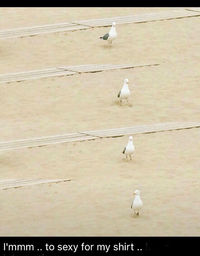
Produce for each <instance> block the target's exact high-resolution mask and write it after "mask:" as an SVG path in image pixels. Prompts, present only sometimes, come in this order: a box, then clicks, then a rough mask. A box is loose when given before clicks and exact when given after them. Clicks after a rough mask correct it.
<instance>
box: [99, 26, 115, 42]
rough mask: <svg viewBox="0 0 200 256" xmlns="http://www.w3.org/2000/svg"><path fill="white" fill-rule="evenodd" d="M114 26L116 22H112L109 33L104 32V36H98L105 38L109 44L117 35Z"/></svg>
mask: <svg viewBox="0 0 200 256" xmlns="http://www.w3.org/2000/svg"><path fill="white" fill-rule="evenodd" d="M115 26H116V23H115V22H113V23H112V27H111V29H110V31H109V33H107V34H105V35H104V36H100V39H103V40H107V41H108V43H109V44H112V41H113V40H114V39H115V38H116V37H117V31H116V28H115Z"/></svg>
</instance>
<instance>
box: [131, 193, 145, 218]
mask: <svg viewBox="0 0 200 256" xmlns="http://www.w3.org/2000/svg"><path fill="white" fill-rule="evenodd" d="M134 195H135V198H134V200H133V202H132V205H131V208H132V209H133V210H134V214H136V215H139V211H140V210H141V208H142V206H143V202H142V200H141V198H140V191H139V190H137V189H136V190H135V192H134Z"/></svg>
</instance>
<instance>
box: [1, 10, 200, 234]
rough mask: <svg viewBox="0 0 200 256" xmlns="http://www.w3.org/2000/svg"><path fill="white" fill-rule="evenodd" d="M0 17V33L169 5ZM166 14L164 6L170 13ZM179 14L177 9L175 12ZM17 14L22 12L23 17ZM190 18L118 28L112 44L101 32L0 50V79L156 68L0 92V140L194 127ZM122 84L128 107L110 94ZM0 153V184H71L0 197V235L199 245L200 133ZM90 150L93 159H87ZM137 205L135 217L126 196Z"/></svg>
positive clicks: (18, 42)
mask: <svg viewBox="0 0 200 256" xmlns="http://www.w3.org/2000/svg"><path fill="white" fill-rule="evenodd" d="M65 9H66V8H41V9H40V10H39V11H36V10H35V9H34V8H33V9H32V8H28V9H24V8H17V10H16V8H9V9H8V8H1V13H2V15H3V17H4V19H2V20H3V21H2V20H1V21H0V29H1V30H3V29H7V28H15V27H20V26H21V27H24V26H34V25H35V26H36V25H43V24H51V23H59V22H68V21H73V20H81V19H92V18H102V17H112V16H123V15H130V14H134V13H145V12H146V13H150V12H157V11H165V10H169V8H157V9H155V8H139V9H138V8H110V9H109V8H108V9H106V8H89V9H88V8H84V9H83V8H72V9H71V8H67V11H68V15H66V12H65V11H66V10H65ZM172 9H174V8H172ZM175 9H177V8H175ZM22 14H23V15H22ZM198 24H199V17H191V18H184V19H176V20H168V21H156V22H148V23H141V24H124V25H119V26H118V27H117V30H118V33H119V37H118V39H117V40H116V41H115V42H114V43H113V46H112V47H107V44H106V42H103V41H101V40H99V39H98V37H99V36H100V35H103V34H104V33H106V32H107V31H108V28H105V27H101V28H93V29H88V30H82V31H75V32H60V33H53V34H45V35H39V36H34V37H25V38H15V39H14V38H12V39H6V40H1V41H0V54H1V59H0V74H4V73H12V72H22V71H28V70H34V69H42V68H49V67H58V66H63V65H80V64H107V63H110V64H135V65H138V64H149V63H157V64H159V66H153V67H141V68H134V69H124V70H112V71H104V72H99V73H87V74H86V73H85V74H76V75H73V76H63V77H52V78H44V79H36V80H29V81H24V82H20V83H17V82H13V83H9V84H7V83H5V84H0V95H1V102H0V116H1V119H0V124H1V125H0V134H1V142H2V141H8V140H15V139H25V138H32V137H40V136H47V135H56V134H64V133H71V132H78V131H79V132H82V131H85V130H98V129H109V128H119V127H127V126H134V125H143V124H150V123H151V124H153V123H161V122H186V121H188V122H190V121H194V122H197V121H199V116H200V103H199V95H200V87H199V81H200V75H199V69H200V64H199V57H200V46H199V39H200V37H199V32H200V28H199V26H198ZM124 78H128V79H129V84H130V89H131V93H132V94H131V98H130V104H129V105H124V106H121V107H120V106H119V104H118V103H117V101H116V100H117V94H118V91H119V90H120V89H121V86H122V84H123V80H124ZM133 139H134V144H135V146H136V152H135V156H134V160H132V161H129V162H126V161H125V160H124V159H123V154H122V150H123V148H124V146H125V145H126V143H127V140H128V136H124V137H120V138H109V139H108V138H106V139H97V140H93V141H84V142H70V143H64V144H58V145H51V146H45V147H36V148H31V149H30V148H29V149H20V150H13V151H7V152H1V153H0V166H1V179H2V180H3V179H32V178H44V179H51V178H52V179H59V178H70V179H71V181H68V182H64V183H58V184H44V185H35V186H29V187H22V188H18V189H8V190H0V202H1V211H0V218H1V225H0V235H1V236H11V235H14V236H15V235H17V236H22V235H23V236H31V235H32V236H39V235H41V236H43V235H44V236H59V235H60V236H84V235H89V236H95V235H96V236H110V235H112V236H168V235H170V236H198V235H199V234H200V215H199V192H200V191H199V190H200V182H199V180H200V179H199V175H200V174H199V167H200V160H199V151H200V142H199V141H200V131H199V129H187V130H180V131H168V132H161V133H154V134H138V135H134V136H133ZM94 149H95V150H94ZM135 189H140V190H141V197H142V199H143V202H144V207H143V209H142V212H141V216H139V217H138V218H135V217H133V212H132V210H131V208H130V205H131V202H132V199H133V192H134V190H135Z"/></svg>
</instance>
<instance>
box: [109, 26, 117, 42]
mask: <svg viewBox="0 0 200 256" xmlns="http://www.w3.org/2000/svg"><path fill="white" fill-rule="evenodd" d="M116 37H117V31H116V28H114V27H112V28H111V29H110V32H109V38H108V39H109V40H113V39H115V38H116Z"/></svg>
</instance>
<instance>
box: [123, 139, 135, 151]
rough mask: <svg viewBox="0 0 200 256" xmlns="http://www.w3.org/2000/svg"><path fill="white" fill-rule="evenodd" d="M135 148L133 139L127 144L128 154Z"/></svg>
mask: <svg viewBox="0 0 200 256" xmlns="http://www.w3.org/2000/svg"><path fill="white" fill-rule="evenodd" d="M134 150H135V147H134V145H133V142H132V141H129V142H128V144H127V146H126V152H125V153H126V154H132V153H133V152H134Z"/></svg>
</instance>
